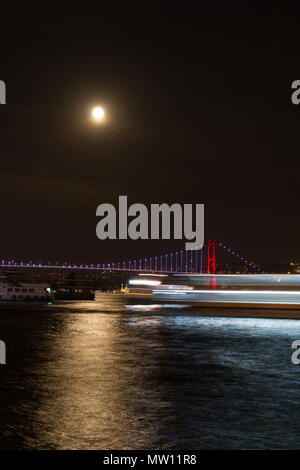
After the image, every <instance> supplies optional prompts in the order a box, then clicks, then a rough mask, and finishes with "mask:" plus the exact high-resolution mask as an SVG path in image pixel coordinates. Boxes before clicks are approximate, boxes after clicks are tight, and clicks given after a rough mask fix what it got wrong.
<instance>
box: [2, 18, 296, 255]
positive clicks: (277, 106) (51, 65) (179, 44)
mask: <svg viewBox="0 0 300 470" xmlns="http://www.w3.org/2000/svg"><path fill="white" fill-rule="evenodd" d="M0 34H1V38H0V39H1V43H0V44H1V67H0V79H1V80H4V81H5V82H6V86H7V104H6V105H4V106H0V143H1V147H0V149H1V175H0V178H1V179H0V188H1V189H0V197H1V222H2V223H1V232H0V240H1V258H12V259H23V260H33V261H46V262H47V261H50V260H51V261H55V260H58V261H71V262H89V263H91V262H94V263H98V262H109V261H114V260H115V261H118V260H123V259H130V258H132V257H135V256H146V255H153V254H157V255H159V254H160V253H164V252H165V251H166V250H169V249H171V248H173V247H175V246H176V247H178V248H183V247H184V241H183V242H182V243H178V241H177V242H167V241H152V242H150V241H139V242H132V241H100V240H98V239H97V238H96V233H95V229H96V223H97V221H98V219H97V218H96V215H95V214H96V208H97V206H98V205H99V204H101V203H103V202H110V203H114V204H116V203H117V199H118V196H119V195H124V194H125V195H128V197H129V203H135V202H140V203H145V204H150V203H162V202H167V203H173V202H179V203H182V204H183V203H188V202H189V203H194V204H196V203H204V204H205V238H206V240H208V238H216V239H218V240H220V241H224V242H225V243H228V245H229V246H231V247H233V248H236V249H238V250H239V251H240V253H241V254H243V255H245V256H247V257H248V258H250V259H253V260H254V261H257V262H263V261H286V260H288V261H299V262H300V242H299V240H300V237H299V235H300V234H299V228H300V224H299V199H300V198H299V166H300V164H299V157H300V152H299V150H300V134H299V123H300V105H299V106H295V105H293V104H292V102H291V93H292V92H291V83H292V81H294V80H296V79H300V70H299V45H298V44H299V27H298V25H297V19H296V18H294V19H293V18H292V17H280V16H277V17H267V16H262V17H260V18H257V17H256V18H255V17H252V18H248V19H246V18H245V17H244V16H241V17H240V19H238V18H236V19H235V18H232V19H231V20H230V21H229V20H228V19H226V18H222V17H216V16H211V17H209V16H199V14H198V13H196V12H193V11H191V10H189V11H188V10H186V11H185V10H183V11H180V12H178V13H177V14H174V13H173V14H168V15H166V14H165V13H160V12H159V11H157V12H154V11H153V12H151V14H150V13H149V14H147V15H146V13H140V14H138V12H135V14H134V13H133V12H129V11H127V12H126V14H125V13H124V12H123V13H122V14H121V13H117V12H116V13H115V14H114V15H112V14H110V15H100V14H99V13H96V12H94V13H93V12H91V13H90V15H82V16H81V17H80V16H76V17H75V16H72V15H69V16H68V17H64V18H63V17H61V18H59V17H57V18H56V19H55V20H53V19H51V20H50V19H47V17H39V16H38V15H36V16H35V15H33V16H31V20H26V21H25V20H24V19H23V20H22V21H21V18H19V19H16V18H13V19H9V18H8V19H7V21H6V26H5V28H2V30H1V33H0ZM97 104H101V105H102V106H103V107H104V108H105V110H106V113H107V116H108V121H107V123H106V124H104V125H102V126H95V125H92V124H91V123H90V122H89V113H90V109H91V108H92V107H93V106H94V105H97Z"/></svg>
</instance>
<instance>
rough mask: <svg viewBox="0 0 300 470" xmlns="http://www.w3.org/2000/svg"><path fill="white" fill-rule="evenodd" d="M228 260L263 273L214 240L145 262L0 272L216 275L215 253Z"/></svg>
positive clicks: (16, 264)
mask: <svg viewBox="0 0 300 470" xmlns="http://www.w3.org/2000/svg"><path fill="white" fill-rule="evenodd" d="M219 250H222V252H223V253H226V254H227V255H230V256H231V259H234V260H235V261H236V262H237V263H238V264H239V265H242V266H245V267H247V269H248V270H249V271H250V272H256V273H263V270H262V268H261V266H259V265H258V264H256V263H254V262H253V261H250V260H248V259H246V258H245V257H244V256H241V255H240V253H239V252H238V251H237V250H233V249H232V248H230V247H229V246H227V245H225V244H224V243H222V242H219V241H216V240H209V241H208V243H207V244H205V245H204V246H203V247H202V249H201V250H189V251H186V250H177V251H172V252H169V253H164V254H160V255H158V256H150V257H148V258H145V257H143V258H136V259H131V260H123V261H112V262H110V263H97V264H84V263H83V264H74V263H67V262H66V263H63V264H61V263H47V264H43V263H34V262H32V261H30V262H24V261H15V260H5V259H2V261H0V269H1V268H2V269H11V268H20V269H48V270H49V269H53V270H74V271H80V270H82V271H91V270H92V271H141V272H151V273H166V274H174V273H199V274H202V273H208V274H215V273H216V272H217V266H218V263H217V252H218V251H219Z"/></svg>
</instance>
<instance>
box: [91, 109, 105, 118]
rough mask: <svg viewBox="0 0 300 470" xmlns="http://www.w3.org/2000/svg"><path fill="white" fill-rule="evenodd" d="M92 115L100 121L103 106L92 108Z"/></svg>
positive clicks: (102, 116) (102, 114) (102, 115)
mask: <svg viewBox="0 0 300 470" xmlns="http://www.w3.org/2000/svg"><path fill="white" fill-rule="evenodd" d="M92 116H93V118H94V119H95V120H96V121H102V120H103V118H104V110H103V108H99V107H98V108H94V109H93V111H92Z"/></svg>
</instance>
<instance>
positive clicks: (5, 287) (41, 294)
mask: <svg viewBox="0 0 300 470" xmlns="http://www.w3.org/2000/svg"><path fill="white" fill-rule="evenodd" d="M27 300H31V301H32V300H35V301H49V300H52V292H51V289H50V285H49V284H46V283H32V282H19V281H15V280H12V279H9V278H7V277H6V276H0V301H6V302H7V301H14V302H16V301H27Z"/></svg>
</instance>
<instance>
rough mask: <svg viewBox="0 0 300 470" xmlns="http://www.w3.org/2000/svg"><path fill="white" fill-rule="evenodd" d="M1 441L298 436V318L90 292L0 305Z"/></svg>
mask: <svg viewBox="0 0 300 470" xmlns="http://www.w3.org/2000/svg"><path fill="white" fill-rule="evenodd" d="M0 339H2V340H4V341H5V342H6V345H7V365H2V366H0V448H1V449H148V450H150V449H181V450H188V449H268V448H272V449H279V448H280V449H289V448H299V446H300V365H299V366H297V365H293V364H292V362H291V353H292V349H291V343H292V341H293V340H295V339H300V321H299V320H280V319H251V318H240V319H238V318H223V317H205V316H201V310H200V309H199V310H197V309H196V310H195V309H189V308H188V307H183V308H178V307H176V306H171V307H167V306H157V307H152V308H149V307H148V308H147V307H143V306H135V307H130V308H128V307H126V306H125V305H124V303H123V300H122V298H121V297H120V296H119V295H114V294H101V295H100V296H99V297H98V299H97V301H96V302H64V303H56V304H54V305H34V304H30V303H28V304H26V308H25V310H24V307H23V306H21V305H20V306H19V307H17V308H16V307H14V306H12V305H10V306H9V307H6V306H5V305H1V307H0Z"/></svg>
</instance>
